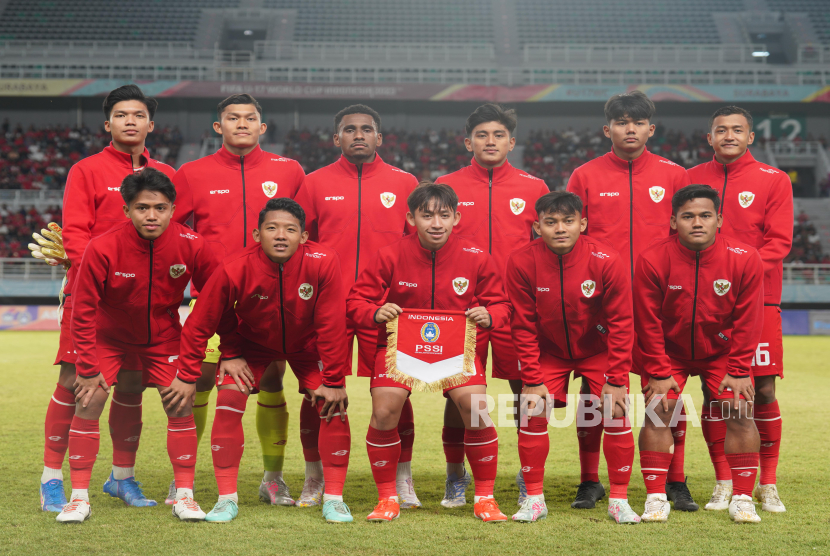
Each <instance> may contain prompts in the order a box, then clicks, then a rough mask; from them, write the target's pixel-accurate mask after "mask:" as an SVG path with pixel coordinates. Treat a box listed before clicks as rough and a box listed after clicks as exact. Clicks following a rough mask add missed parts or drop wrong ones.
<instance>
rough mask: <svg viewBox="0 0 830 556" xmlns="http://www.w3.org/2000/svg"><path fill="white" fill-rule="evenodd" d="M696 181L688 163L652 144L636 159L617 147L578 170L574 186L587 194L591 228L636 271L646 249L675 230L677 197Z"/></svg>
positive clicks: (588, 232) (586, 215) (584, 197)
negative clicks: (681, 163) (670, 157)
mask: <svg viewBox="0 0 830 556" xmlns="http://www.w3.org/2000/svg"><path fill="white" fill-rule="evenodd" d="M690 183H691V182H690V181H689V176H688V175H687V174H686V170H685V169H684V168H682V167H681V166H678V165H677V164H675V163H674V162H671V161H670V160H667V159H665V158H663V157H662V156H657V155H656V154H652V153H651V152H649V151H648V149H646V150H645V151H643V154H641V155H640V156H639V158H637V159H636V160H633V161H631V162H628V161H626V160H623V159H622V158H620V157H618V156H617V155H616V154H614V152H613V151H611V152H609V153H607V154H605V155H604V156H601V157H599V158H595V159H594V160H592V161H590V162H586V163H585V164H583V165H582V166H580V167H579V168H577V169H576V170H574V172H573V174H571V178H570V179H569V180H568V191H571V192H573V193H576V194H577V195H579V197H580V198H581V199H582V204H583V205H584V208H583V209H582V216H583V218H587V219H588V228H587V229H586V230H585V234H586V235H588V236H591V237H595V238H597V239H601V240H603V241H605V242H607V243H608V244H609V245H611V247H613V248H614V249H615V250H616V251H617V252H618V253H619V254H620V255H621V256H622V257H623V259H624V260H625V265H626V266H625V269H626V271H628V272H629V275H630V276H634V267H635V264H636V262H637V258H638V257H639V256H640V253H642V252H643V251H644V250H645V249H646V248H647V247H648V246H649V245H651V244H652V243H653V242H654V241H656V240H659V239H662V238H664V237H667V236H668V235H669V234H670V233H671V226H670V224H669V222H670V221H671V214H672V209H671V198H672V196H673V195H674V194H675V192H676V191H677V190H678V189H680V188H682V187H685V186H687V185H689V184H690Z"/></svg>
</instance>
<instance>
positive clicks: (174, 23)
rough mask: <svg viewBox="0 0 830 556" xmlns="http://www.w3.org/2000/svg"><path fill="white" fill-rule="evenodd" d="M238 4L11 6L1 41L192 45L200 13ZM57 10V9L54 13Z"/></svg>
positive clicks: (67, 0)
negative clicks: (146, 42) (181, 43)
mask: <svg viewBox="0 0 830 556" xmlns="http://www.w3.org/2000/svg"><path fill="white" fill-rule="evenodd" d="M238 5H239V0H176V1H175V2H167V1H165V0H149V1H148V2H144V3H142V4H140V5H138V4H136V3H135V2H133V1H132V0H34V1H32V0H10V1H9V2H8V4H7V5H6V9H5V10H4V11H3V13H2V14H0V39H4V40H44V39H49V40H58V41H61V40H62V41H122V42H124V41H193V40H195V39H196V32H197V29H198V26H199V18H200V16H201V11H202V10H203V9H206V8H232V7H236V6H238ZM58 7H59V8H60V9H57V8H58Z"/></svg>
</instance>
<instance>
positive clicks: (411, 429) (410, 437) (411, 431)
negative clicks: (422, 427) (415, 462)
mask: <svg viewBox="0 0 830 556" xmlns="http://www.w3.org/2000/svg"><path fill="white" fill-rule="evenodd" d="M398 435H399V436H400V437H401V459H400V460H399V462H398V463H406V462H408V461H412V445H413V444H415V417H414V416H413V415H412V402H410V401H409V398H406V402H404V404H403V410H401V418H400V420H399V421H398Z"/></svg>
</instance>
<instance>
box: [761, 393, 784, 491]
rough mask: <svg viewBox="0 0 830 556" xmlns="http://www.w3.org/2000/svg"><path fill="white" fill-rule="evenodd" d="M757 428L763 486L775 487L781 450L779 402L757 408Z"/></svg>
mask: <svg viewBox="0 0 830 556" xmlns="http://www.w3.org/2000/svg"><path fill="white" fill-rule="evenodd" d="M755 426H756V427H758V434H759V435H761V480H760V483H761V484H762V485H774V484H775V479H776V478H775V473H776V471H777V470H778V452H779V450H780V449H781V409H780V408H779V407H778V400H775V401H774V402H772V403H767V404H764V405H756V406H755Z"/></svg>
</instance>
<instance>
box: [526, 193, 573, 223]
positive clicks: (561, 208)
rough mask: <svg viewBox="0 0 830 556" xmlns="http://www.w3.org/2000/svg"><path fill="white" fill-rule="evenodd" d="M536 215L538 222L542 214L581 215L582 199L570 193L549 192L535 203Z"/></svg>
mask: <svg viewBox="0 0 830 556" xmlns="http://www.w3.org/2000/svg"><path fill="white" fill-rule="evenodd" d="M535 208H536V215H537V217H538V218H539V220H541V219H542V215H543V214H557V213H559V214H564V215H571V214H578V215H581V214H582V199H580V198H579V195H577V194H576V193H571V192H570V191H551V192H550V193H546V194H544V195H542V196H541V197H539V199H538V200H537V201H536V207H535Z"/></svg>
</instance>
